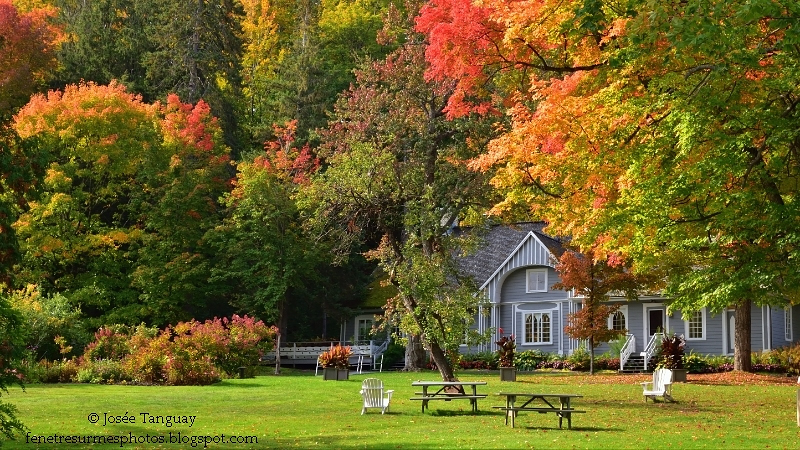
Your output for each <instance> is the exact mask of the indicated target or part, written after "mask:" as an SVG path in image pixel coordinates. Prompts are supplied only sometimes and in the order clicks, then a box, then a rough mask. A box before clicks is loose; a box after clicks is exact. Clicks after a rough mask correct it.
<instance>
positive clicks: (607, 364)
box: [594, 355, 619, 370]
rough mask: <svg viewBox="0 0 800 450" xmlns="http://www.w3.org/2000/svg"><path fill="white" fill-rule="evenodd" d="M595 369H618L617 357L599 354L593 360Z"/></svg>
mask: <svg viewBox="0 0 800 450" xmlns="http://www.w3.org/2000/svg"><path fill="white" fill-rule="evenodd" d="M594 368H595V370H619V357H617V356H611V355H600V356H598V357H597V358H595V360H594Z"/></svg>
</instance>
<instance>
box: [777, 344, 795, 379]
mask: <svg viewBox="0 0 800 450" xmlns="http://www.w3.org/2000/svg"><path fill="white" fill-rule="evenodd" d="M770 353H772V354H773V358H774V359H775V360H776V361H775V362H777V363H778V364H780V365H781V366H783V367H785V368H786V372H787V373H790V374H794V375H800V343H795V344H793V345H790V346H787V347H781V348H778V349H775V350H773V351H772V352H770Z"/></svg>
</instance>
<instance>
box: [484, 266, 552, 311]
mask: <svg viewBox="0 0 800 450" xmlns="http://www.w3.org/2000/svg"><path fill="white" fill-rule="evenodd" d="M538 268H542V267H541V266H527V267H523V268H521V269H518V270H515V271H513V272H511V273H509V274H508V276H507V277H506V278H505V280H504V281H503V285H502V288H501V292H500V299H499V300H500V303H527V302H542V301H555V300H565V299H567V298H568V293H567V292H566V291H557V290H553V289H552V286H553V285H554V284H555V283H557V282H559V281H560V278H559V277H558V274H557V273H556V271H555V269H553V268H547V269H548V271H547V284H548V291H547V292H530V293H529V292H525V290H526V273H527V269H538Z"/></svg>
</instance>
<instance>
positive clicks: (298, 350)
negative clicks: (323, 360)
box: [264, 340, 389, 373]
mask: <svg viewBox="0 0 800 450" xmlns="http://www.w3.org/2000/svg"><path fill="white" fill-rule="evenodd" d="M336 344H341V345H344V346H350V350H351V351H352V352H353V356H351V357H350V365H352V366H355V367H356V370H357V371H358V373H361V372H362V370H363V366H364V364H368V365H370V366H371V367H372V370H375V368H376V367H377V366H378V365H379V364H380V365H381V370H383V353H384V352H386V349H387V348H388V347H389V341H388V340H385V341H358V342H338V341H329V342H287V343H281V348H280V355H281V358H282V359H283V360H284V362H287V363H294V362H299V363H301V364H303V363H305V364H308V363H312V364H313V362H314V361H317V366H318V365H319V359H318V358H319V355H320V354H321V353H322V352H325V351H327V350H329V349H330V348H331V347H332V346H334V345H336ZM277 354H278V352H276V351H274V350H273V351H271V352H267V353H266V354H265V355H264V359H265V360H274V359H275V358H276V356H277Z"/></svg>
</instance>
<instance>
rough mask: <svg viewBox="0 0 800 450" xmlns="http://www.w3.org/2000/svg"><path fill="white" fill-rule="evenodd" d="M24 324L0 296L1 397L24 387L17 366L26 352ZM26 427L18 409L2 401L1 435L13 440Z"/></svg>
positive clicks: (3, 297) (2, 295)
mask: <svg viewBox="0 0 800 450" xmlns="http://www.w3.org/2000/svg"><path fill="white" fill-rule="evenodd" d="M22 327H23V322H22V317H21V316H20V314H19V312H17V311H16V310H14V308H12V307H11V304H10V303H9V302H8V299H6V297H5V295H4V294H2V293H0V397H2V395H3V394H6V395H8V393H9V392H8V388H9V387H11V386H13V385H18V386H20V387H21V388H23V389H24V386H23V385H22V378H23V375H22V372H21V371H20V368H19V367H18V364H19V361H20V360H21V358H22V356H23V354H22V350H23V349H24V341H23V330H22ZM25 429H26V428H25V425H24V424H23V423H22V421H20V420H19V419H18V418H17V408H16V407H14V405H12V404H10V403H6V402H4V401H2V400H0V435H3V436H5V437H6V438H8V439H13V438H14V435H15V434H16V433H17V432H18V431H19V432H23V431H25Z"/></svg>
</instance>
